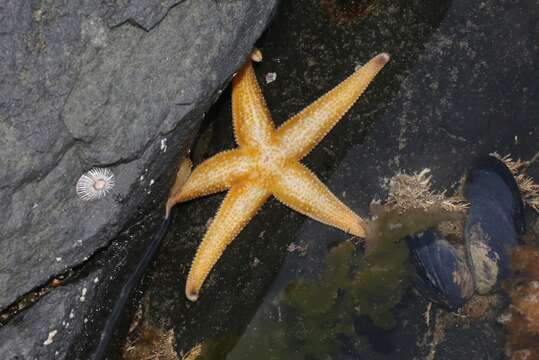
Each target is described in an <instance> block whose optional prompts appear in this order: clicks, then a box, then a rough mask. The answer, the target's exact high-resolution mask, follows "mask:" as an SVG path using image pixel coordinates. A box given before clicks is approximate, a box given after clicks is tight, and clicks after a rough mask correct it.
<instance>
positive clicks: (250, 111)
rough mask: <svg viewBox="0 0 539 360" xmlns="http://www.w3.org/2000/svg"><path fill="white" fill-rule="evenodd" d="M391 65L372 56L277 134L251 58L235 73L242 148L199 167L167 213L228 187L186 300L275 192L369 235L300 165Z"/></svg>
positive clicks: (354, 231) (323, 219)
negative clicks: (379, 75) (180, 204)
mask: <svg viewBox="0 0 539 360" xmlns="http://www.w3.org/2000/svg"><path fill="white" fill-rule="evenodd" d="M388 60H389V56H388V55H387V54H385V53H382V54H379V55H377V56H375V57H374V58H372V59H371V60H370V61H369V62H368V63H367V64H365V65H364V66H363V67H361V68H360V69H358V70H357V71H355V72H354V73H353V74H352V75H351V76H349V77H348V78H347V79H346V80H344V81H343V82H341V83H340V84H339V85H337V86H336V87H335V88H334V89H333V90H331V91H329V92H328V93H327V94H325V95H324V96H322V97H321V98H319V99H318V100H316V101H315V102H314V103H312V104H311V105H309V106H308V107H306V108H305V109H304V110H303V111H301V112H300V113H299V114H297V115H295V116H293V117H292V118H290V119H289V120H288V121H286V122H285V123H284V124H283V125H282V126H280V127H279V128H277V129H275V127H274V124H273V121H272V119H271V116H270V113H269V110H268V108H267V106H266V103H265V101H264V97H263V96H262V92H261V90H260V87H259V86H258V83H257V81H256V76H255V73H254V70H253V68H252V66H251V63H250V61H247V62H246V64H245V65H244V66H243V67H242V68H241V70H240V71H239V72H238V73H237V74H236V76H235V77H234V79H233V83H232V115H233V124H234V135H235V139H236V142H237V143H238V145H239V147H238V148H236V149H234V150H228V151H224V152H221V153H219V154H217V155H215V156H213V157H212V158H210V159H208V160H206V161H204V162H203V163H202V164H200V165H199V166H198V167H197V168H195V170H194V171H193V173H192V174H191V176H190V177H189V179H188V180H187V182H186V183H185V184H184V186H183V187H182V189H181V191H180V192H179V193H177V194H175V195H173V196H172V197H171V198H170V199H169V201H168V203H167V209H170V208H171V207H172V206H173V205H174V204H176V203H178V202H183V201H188V200H191V199H194V198H197V197H200V196H205V195H209V194H212V193H216V192H220V191H224V190H229V191H228V194H227V195H226V197H225V199H224V200H223V203H222V204H221V207H220V208H219V210H218V211H217V215H216V216H215V218H214V219H213V221H212V223H211V225H210V227H209V228H208V231H207V232H206V234H205V236H204V239H203V240H202V243H201V244H200V246H199V248H198V250H197V253H196V255H195V258H194V260H193V263H192V265H191V270H190V271H189V275H188V277H187V283H186V287H185V294H186V296H187V298H188V299H189V300H191V301H196V300H197V298H198V295H199V292H200V288H201V287H202V284H203V283H204V280H205V279H206V277H207V276H208V273H209V272H210V271H211V269H212V268H213V266H214V265H215V263H216V262H217V260H218V259H219V258H220V257H221V255H222V253H223V251H224V250H225V248H226V247H227V246H228V245H229V244H230V243H231V242H232V241H233V240H234V238H235V237H236V236H237V235H238V234H239V232H240V231H241V230H242V229H243V228H244V227H245V226H246V225H247V223H248V222H249V221H250V220H251V218H252V217H253V216H254V215H255V214H256V213H257V211H258V210H259V209H260V207H261V206H262V205H263V204H264V202H265V201H266V200H267V199H268V198H269V197H270V196H271V195H273V196H275V197H276V198H277V199H278V200H279V201H280V202H282V203H283V204H285V205H287V206H289V207H291V208H292V209H294V210H296V211H298V212H300V213H302V214H304V215H307V216H309V217H311V218H313V219H315V220H317V221H320V222H322V223H324V224H327V225H331V226H334V227H336V228H339V229H341V230H343V231H345V232H347V233H350V234H353V235H355V236H359V237H365V229H364V222H363V220H362V219H361V218H360V217H359V216H358V215H356V214H355V213H354V212H353V211H352V210H350V209H349V208H348V207H347V206H346V205H344V204H343V203H342V202H341V201H340V200H339V199H337V197H336V196H335V195H333V194H332V193H331V192H330V191H329V189H328V188H327V187H326V186H325V185H324V184H323V183H322V182H321V181H320V180H319V179H318V178H317V177H316V176H315V175H314V174H313V173H312V172H311V171H310V170H309V169H307V168H306V167H305V166H304V165H302V164H301V163H300V162H299V161H300V160H301V159H302V158H303V157H305V156H306V155H307V154H308V153H309V152H310V151H311V150H312V149H313V148H314V147H315V146H316V145H317V144H318V143H319V142H320V141H321V140H322V139H323V138H324V136H325V135H326V134H327V133H328V132H329V131H330V130H331V129H332V128H333V126H334V125H335V124H336V123H337V122H338V121H339V120H340V119H341V118H342V117H343V115H344V114H345V113H346V112H347V111H348V109H350V107H352V105H353V104H354V102H355V101H356V100H357V99H358V98H359V97H360V96H361V94H362V93H363V92H364V91H365V89H366V88H367V86H368V85H369V83H370V82H371V80H372V79H373V78H374V77H375V76H376V74H377V73H378V72H379V71H380V70H381V69H382V68H383V67H384V65H385V64H386V63H387V62H388ZM167 214H168V211H167Z"/></svg>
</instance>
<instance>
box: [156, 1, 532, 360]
mask: <svg viewBox="0 0 539 360" xmlns="http://www.w3.org/2000/svg"><path fill="white" fill-rule="evenodd" d="M328 1H329V0H328ZM328 1H324V3H327V2H328ZM331 2H332V3H334V5H336V6H343V7H345V5H344V4H343V3H346V2H343V1H331ZM320 3H321V2H320V1H313V0H302V1H290V2H283V4H282V8H281V11H282V12H280V13H278V15H277V16H276V18H275V20H274V22H273V24H272V27H270V29H269V30H268V32H267V35H266V37H265V39H264V41H263V42H262V44H261V45H262V47H263V52H264V61H263V62H262V64H260V65H259V66H258V67H257V68H256V72H257V75H258V78H259V80H260V83H261V86H262V90H263V93H264V95H265V97H266V100H267V103H268V105H269V108H270V110H271V112H272V115H273V117H274V119H275V121H276V123H278V124H280V123H281V122H282V121H284V120H286V119H287V118H288V117H289V116H291V115H293V114H294V113H296V112H297V111H299V110H301V109H302V108H303V107H304V106H305V105H307V104H309V103H310V102H312V101H313V100H314V99H316V98H317V97H318V96H320V95H321V94H323V93H324V92H325V91H327V90H328V89H330V88H331V87H332V86H333V85H335V84H337V83H338V82H339V81H341V80H342V79H343V78H344V77H345V76H346V75H347V74H350V73H351V72H352V70H353V68H354V66H355V65H356V64H358V63H364V62H366V61H367V60H368V59H369V58H370V57H371V56H372V55H374V54H376V53H378V52H382V51H386V52H388V53H390V54H391V56H392V58H391V61H390V63H389V64H388V65H387V66H386V67H385V68H384V70H383V71H382V72H381V74H380V75H379V76H378V77H377V78H376V79H375V80H374V81H373V83H372V84H371V85H370V87H369V89H368V90H367V91H366V93H365V94H364V95H363V97H362V98H361V99H360V100H359V102H358V104H356V105H355V106H354V107H353V108H352V109H351V110H350V112H349V113H348V114H347V115H346V116H345V118H344V119H343V120H342V121H341V122H340V123H339V124H338V125H337V126H336V127H335V128H334V129H333V130H332V131H331V132H330V133H329V134H328V136H327V137H326V138H325V139H324V140H323V142H322V143H321V144H320V145H318V146H317V147H316V148H315V149H314V150H313V152H312V153H310V154H309V156H308V157H307V158H306V159H305V161H304V162H305V163H306V164H307V165H308V166H309V167H310V168H311V169H313V170H314V172H315V173H316V174H317V175H319V177H320V178H321V179H322V180H323V181H324V182H325V183H327V184H328V185H329V187H330V189H332V190H333V191H334V192H335V193H336V194H337V195H338V196H339V197H340V198H341V199H343V201H344V202H345V203H346V204H347V205H349V206H350V207H352V208H353V209H354V210H356V211H357V212H358V213H360V214H361V215H363V216H366V215H367V214H368V204H369V203H370V202H371V200H372V199H373V198H384V196H385V189H384V187H383V184H384V182H385V181H386V180H387V179H388V178H389V177H391V176H393V175H394V174H395V173H397V172H398V171H406V172H409V173H410V172H414V171H420V170H422V169H423V168H430V169H431V171H432V174H433V181H434V187H435V188H436V190H448V191H449V193H451V192H452V190H455V189H456V188H457V187H458V181H459V179H460V178H461V177H462V176H463V175H464V174H465V170H466V168H468V167H469V165H470V163H471V161H472V160H473V159H474V158H475V157H476V156H477V155H478V154H488V153H490V152H492V151H497V152H499V153H501V154H505V153H511V154H513V155H514V156H515V157H522V158H524V159H529V158H531V156H532V155H533V154H535V153H536V152H537V134H538V133H539V124H538V123H537V119H536V114H537V112H538V111H539V101H538V99H539V83H537V81H536V80H535V79H537V78H538V77H539V73H538V68H537V66H536V64H535V63H536V61H537V58H538V56H539V48H538V47H537V42H536V38H537V35H538V33H537V31H538V30H539V28H538V27H537V21H538V19H539V13H538V12H539V9H538V7H537V5H536V4H535V3H534V2H533V1H528V0H520V1H516V2H515V1H509V0H507V1H506V0H503V1H483V2H480V3H477V2H449V1H438V2H421V1H389V0H388V1H376V2H375V3H374V4H375V6H374V8H373V10H372V11H371V12H370V15H369V16H367V17H366V18H365V19H364V20H361V21H360V22H359V23H356V22H347V21H333V19H331V18H330V17H328V14H327V13H326V12H325V11H324V9H323V8H322V7H320V6H318V5H319V4H320ZM353 3H354V2H349V3H348V6H353ZM270 72H274V73H276V74H277V79H276V80H275V81H273V82H271V83H269V84H268V83H266V82H265V81H264V77H265V75H266V74H267V73H270ZM228 101H229V97H228V98H226V99H225V100H223V103H220V104H219V106H217V107H216V108H214V111H215V114H212V116H214V118H215V119H218V121H216V122H215V123H213V125H212V127H211V128H209V129H208V130H207V132H206V134H207V137H208V138H210V139H211V141H210V144H211V145H210V147H209V148H208V149H204V150H201V151H195V152H194V154H195V155H197V156H198V157H195V162H196V161H200V160H201V159H204V158H207V157H208V156H210V155H212V154H214V153H216V152H218V151H220V150H223V149H227V148H231V147H234V142H233V137H232V132H231V126H232V125H231V116H230V111H229V106H228ZM221 200H222V196H212V197H208V198H205V199H200V200H196V201H193V202H192V203H187V204H182V205H179V206H178V208H177V209H176V210H175V211H174V222H175V224H173V226H172V229H171V231H170V233H169V236H168V237H167V241H166V242H165V244H164V248H163V251H162V252H161V254H160V256H159V258H158V261H157V263H156V264H157V265H156V268H155V269H154V271H152V273H151V274H150V277H149V279H151V281H148V282H147V283H146V286H147V290H146V293H147V294H148V296H149V297H150V302H151V308H150V311H149V312H148V313H147V315H148V317H149V318H150V319H151V320H152V323H154V324H160V325H161V326H162V327H163V328H164V329H165V330H168V329H173V330H174V332H175V336H176V346H177V349H178V351H180V350H183V351H187V350H189V349H190V348H191V347H192V346H194V345H195V344H197V343H199V342H201V341H202V340H204V339H212V338H216V337H217V338H219V337H220V336H226V334H230V333H233V334H242V333H243V332H244V331H245V330H246V329H247V331H251V330H252V329H254V328H256V326H255V325H256V324H257V322H256V321H260V318H261V317H263V316H266V314H265V313H264V308H260V309H259V308H258V307H259V306H261V304H262V303H263V301H267V302H272V301H274V297H273V296H276V293H278V291H280V290H281V289H282V288H283V287H284V286H286V279H287V278H288V279H289V278H290V277H295V276H297V275H298V274H300V275H301V274H302V273H308V274H309V275H310V274H312V273H313V272H314V271H315V270H316V269H317V264H318V266H319V264H320V260H321V258H323V256H324V254H325V253H326V251H327V247H328V246H329V244H331V243H335V242H339V241H342V240H344V239H345V238H347V236H346V235H345V234H344V233H342V232H340V231H338V230H335V229H332V228H329V227H327V226H325V225H321V224H318V223H316V222H315V221H313V220H310V219H305V218H304V217H303V216H300V215H298V214H296V213H294V212H293V211H292V210H290V209H286V208H285V207H284V206H281V205H279V204H278V203H277V202H276V201H269V202H268V203H267V204H266V205H265V206H264V208H263V209H262V210H261V211H260V213H259V214H258V215H257V216H256V217H255V218H254V219H253V220H252V222H251V223H250V224H249V225H248V226H247V227H246V229H245V230H244V231H243V232H242V233H241V234H240V235H239V236H238V238H237V240H235V241H234V242H233V243H232V244H231V245H230V247H229V248H227V250H226V251H225V253H224V256H223V257H222V258H221V259H220V261H219V263H218V264H217V266H216V267H215V268H214V269H213V271H212V272H211V274H210V275H209V277H208V279H207V281H206V283H205V285H204V288H203V290H202V293H201V296H200V299H199V300H198V301H197V302H196V303H194V304H192V303H190V302H188V301H187V300H186V299H185V297H184V294H183V288H184V286H185V282H184V281H185V278H186V276H187V272H188V269H189V264H190V262H191V260H192V257H193V255H194V253H195V250H196V247H197V245H198V244H199V242H200V239H201V238H202V236H203V234H204V231H205V229H206V224H207V222H208V220H209V219H210V218H211V217H212V216H214V214H215V212H216V210H217V207H218V206H219V203H220V201H221ZM302 224H303V227H302ZM297 239H306V241H307V243H308V245H309V246H308V247H307V248H308V253H307V255H306V256H305V257H304V259H302V257H298V256H296V257H295V258H292V260H290V262H292V263H293V264H292V265H291V264H289V263H288V261H286V262H285V264H286V266H287V267H285V268H283V270H282V271H283V272H291V273H288V274H287V275H279V277H278V278H277V279H278V280H277V281H283V283H279V284H274V287H271V284H272V282H273V280H274V279H275V276H276V274H277V273H278V272H279V270H280V269H281V268H280V267H281V264H282V263H283V261H285V260H284V259H285V258H287V252H286V247H287V245H289V244H290V243H291V242H293V241H296V240H297ZM298 258H299V259H300V260H301V259H302V260H301V261H299V260H297V259H298ZM287 259H290V257H288V258H287ZM298 262H299V264H298ZM283 277H284V280H282V279H283ZM267 289H271V290H270V292H269V293H267V291H268V290H267ZM266 295H267V296H268V298H267V299H266V300H264V297H265V296H266ZM411 296H412V295H411ZM410 301H417V297H412V298H410V299H408V303H409V302H410ZM423 305H424V306H421V307H420V306H419V305H413V306H412V307H411V308H408V310H410V311H408V312H407V313H406V316H399V313H398V311H401V310H402V309H400V308H397V309H395V311H396V312H397V314H396V317H397V318H398V320H399V321H400V322H401V323H400V324H399V326H398V327H397V329H396V330H395V331H396V332H397V333H392V336H393V337H394V338H398V339H401V340H402V338H406V339H417V342H421V340H422V339H425V338H427V337H426V336H425V332H426V326H422V324H424V319H423V318H422V316H423V313H424V312H425V308H426V304H423ZM255 315H256V316H255ZM409 323H413V324H414V326H413V327H411V328H410V327H407V326H406V324H409ZM250 324H255V325H253V326H252V327H251V326H250ZM431 326H432V325H431ZM328 331H333V329H328ZM448 331H449V332H451V335H448V336H447V337H446V339H451V343H450V345H447V344H445V345H444V343H443V342H442V343H441V345H440V346H441V348H444V349H447V350H448V351H447V352H444V356H445V357H441V356H440V357H437V358H444V359H459V358H461V356H462V353H464V351H465V350H466V346H469V344H481V346H482V347H481V348H479V347H478V349H485V347H486V346H489V348H488V351H487V352H483V353H482V354H484V357H483V358H496V356H497V354H503V353H502V351H503V344H502V343H503V331H502V329H501V327H498V326H496V324H495V323H494V320H493V319H490V320H489V321H487V322H479V323H477V326H473V327H472V330H470V331H468V332H466V333H465V334H464V333H462V334H461V333H459V331H460V328H459V327H458V326H455V327H451V328H449V329H448ZM485 334H488V336H489V339H490V341H489V342H488V344H486V342H485V341H484V340H481V339H483V338H484V336H485ZM464 337H465V338H466V339H464ZM283 341H284V340H283ZM357 342H361V344H360V349H361V352H360V353H359V354H357V353H356V354H354V355H357V356H355V357H353V358H359V357H361V358H368V359H394V358H402V359H412V358H423V357H425V356H427V355H428V354H430V353H431V350H432V349H431V348H430V343H429V342H426V343H422V344H417V343H416V342H414V341H408V340H407V341H401V342H399V346H395V347H394V348H393V351H391V352H389V353H386V354H381V353H379V352H376V351H374V350H373V349H372V347H369V344H368V343H367V342H366V340H365V339H364V338H358V339H357ZM446 345H447V347H445V346H446ZM456 346H461V348H460V349H459V350H458V351H457V350H455V351H452V350H451V349H452V348H454V347H456ZM474 354H479V355H480V354H481V350H478V351H475V350H474ZM324 355H325V354H324ZM231 358H232V357H231ZM237 358H238V359H239V358H242V357H241V356H240V355H238V357H237Z"/></svg>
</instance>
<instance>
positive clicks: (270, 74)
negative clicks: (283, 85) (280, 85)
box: [266, 72, 277, 84]
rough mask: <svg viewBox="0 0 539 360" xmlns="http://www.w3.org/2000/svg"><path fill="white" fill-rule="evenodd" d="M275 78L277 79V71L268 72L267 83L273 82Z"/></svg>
mask: <svg viewBox="0 0 539 360" xmlns="http://www.w3.org/2000/svg"><path fill="white" fill-rule="evenodd" d="M275 80H277V74H276V73H274V72H270V73H267V74H266V84H271V83H272V82H274V81H275Z"/></svg>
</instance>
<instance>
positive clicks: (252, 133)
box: [232, 61, 274, 147]
mask: <svg viewBox="0 0 539 360" xmlns="http://www.w3.org/2000/svg"><path fill="white" fill-rule="evenodd" d="M232 117H233V124H234V136H235V138H236V142H237V143H238V145H240V146H246V145H247V146H252V147H259V146H261V145H264V144H267V143H269V142H270V140H271V137H272V134H273V132H274V128H273V121H272V120H271V115H270V113H269V110H268V107H267V106H266V102H265V100H264V97H263V96H262V91H261V90H260V87H259V86H258V82H257V81H256V75H255V72H254V70H253V67H252V66H251V62H250V61H247V62H246V63H245V65H243V67H242V68H241V69H240V71H238V73H237V74H236V76H235V77H234V80H233V81H232Z"/></svg>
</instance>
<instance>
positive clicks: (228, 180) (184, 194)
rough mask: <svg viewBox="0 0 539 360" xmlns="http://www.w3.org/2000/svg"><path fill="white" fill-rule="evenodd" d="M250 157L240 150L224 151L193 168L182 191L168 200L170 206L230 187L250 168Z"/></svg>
mask: <svg viewBox="0 0 539 360" xmlns="http://www.w3.org/2000/svg"><path fill="white" fill-rule="evenodd" d="M250 164H251V160H250V157H248V156H246V155H244V154H243V153H242V152H241V151H240V150H229V151H223V152H221V153H219V154H217V155H215V156H213V157H211V158H209V159H208V160H206V161H204V162H202V164H200V165H199V166H197V167H196V168H195V170H193V172H192V174H191V176H189V178H188V179H187V181H186V182H185V184H184V185H183V187H182V188H181V191H180V192H179V193H177V194H175V195H173V196H172V197H171V198H170V199H169V200H168V204H167V206H168V207H172V206H174V204H176V203H179V202H183V201H187V200H191V199H194V198H197V197H200V196H205V195H210V194H213V193H216V192H220V191H224V190H226V189H229V188H230V187H231V186H232V184H233V183H234V182H235V181H236V180H237V179H239V178H241V177H242V176H244V175H245V174H247V173H248V172H249V170H250Z"/></svg>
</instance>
